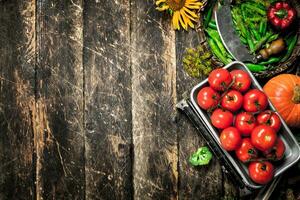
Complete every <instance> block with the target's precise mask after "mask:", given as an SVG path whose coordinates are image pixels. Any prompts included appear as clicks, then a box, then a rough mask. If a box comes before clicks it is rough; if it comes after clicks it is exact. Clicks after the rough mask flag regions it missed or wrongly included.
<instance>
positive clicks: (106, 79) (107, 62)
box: [84, 0, 133, 199]
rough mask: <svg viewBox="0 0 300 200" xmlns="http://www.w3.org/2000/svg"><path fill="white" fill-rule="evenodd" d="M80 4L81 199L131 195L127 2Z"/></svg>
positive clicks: (112, 0) (114, 0) (128, 19)
mask: <svg viewBox="0 0 300 200" xmlns="http://www.w3.org/2000/svg"><path fill="white" fill-rule="evenodd" d="M84 5H85V6H84V68H85V77H86V78H85V87H86V88H85V90H86V92H85V101H86V117H85V122H86V144H85V146H86V153H85V159H86V198H87V199H132V198H133V196H132V192H133V191H132V170H131V169H132V153H131V151H132V125H131V73H130V49H129V45H130V34H129V33H130V23H129V22H130V15H129V14H130V13H129V9H130V5H129V1H124V0H123V1H117V0H102V1H85V3H84Z"/></svg>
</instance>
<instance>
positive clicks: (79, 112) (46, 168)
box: [35, 0, 85, 199]
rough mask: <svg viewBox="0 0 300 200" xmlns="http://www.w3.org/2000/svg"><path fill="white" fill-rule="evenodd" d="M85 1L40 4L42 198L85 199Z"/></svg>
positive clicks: (43, 0)
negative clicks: (83, 28) (83, 9)
mask: <svg viewBox="0 0 300 200" xmlns="http://www.w3.org/2000/svg"><path fill="white" fill-rule="evenodd" d="M82 12H83V11H82V1H81V0H72V1H59V0H55V1H48V0H39V1H37V24H38V27H37V48H38V57H37V61H38V68H37V84H38V85H37V92H38V96H37V102H36V115H35V117H36V119H37V120H36V121H37V126H38V127H39V128H38V129H36V130H35V133H36V134H35V142H36V148H37V170H36V176H37V180H36V181H37V199H63V198H64V199H84V197H85V166H84V138H85V137H84V131H83V113H84V111H83V104H84V101H83V65H82V41H83V31H82V27H83V23H82V18H83V16H82Z"/></svg>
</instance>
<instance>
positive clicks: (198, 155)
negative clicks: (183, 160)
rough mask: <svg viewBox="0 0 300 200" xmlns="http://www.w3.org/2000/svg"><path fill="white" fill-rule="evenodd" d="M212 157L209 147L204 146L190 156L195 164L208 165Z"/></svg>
mask: <svg viewBox="0 0 300 200" xmlns="http://www.w3.org/2000/svg"><path fill="white" fill-rule="evenodd" d="M211 159H212V153H211V152H210V150H209V148H208V147H206V146H204V147H200V148H199V149H198V150H197V151H196V152H195V153H193V154H192V155H191V156H190V158H189V162H190V163H191V165H193V166H199V165H207V164H208V163H209V161H210V160H211Z"/></svg>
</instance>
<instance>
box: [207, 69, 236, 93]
mask: <svg viewBox="0 0 300 200" xmlns="http://www.w3.org/2000/svg"><path fill="white" fill-rule="evenodd" d="M231 82H232V78H231V75H230V73H229V72H228V70H226V69H222V68H220V69H215V70H213V71H212V72H210V74H209V76H208V83H209V85H210V87H212V88H213V89H214V90H216V91H225V90H226V89H227V88H228V87H229V85H230V84H231Z"/></svg>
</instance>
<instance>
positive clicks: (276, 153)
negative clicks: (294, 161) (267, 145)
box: [264, 138, 285, 161]
mask: <svg viewBox="0 0 300 200" xmlns="http://www.w3.org/2000/svg"><path fill="white" fill-rule="evenodd" d="M284 152H285V145H284V143H283V141H282V140H281V139H280V138H278V139H277V141H276V143H275V146H274V147H273V148H272V149H271V151H269V152H264V155H265V157H266V158H268V159H272V160H275V161H277V160H281V159H282V158H283V156H284Z"/></svg>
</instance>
